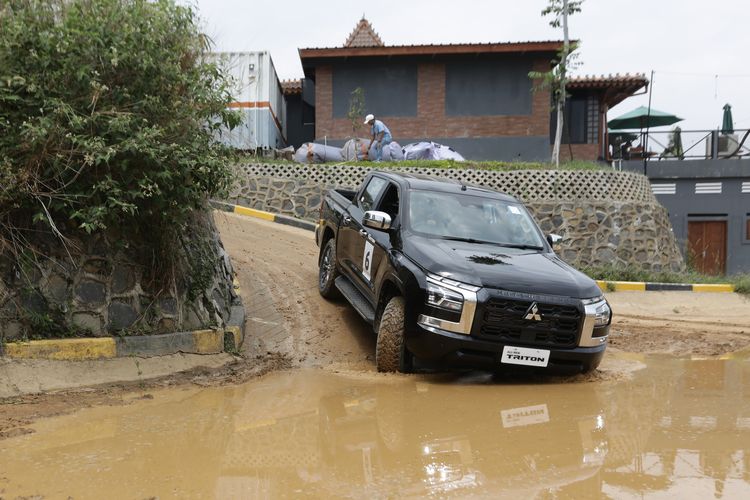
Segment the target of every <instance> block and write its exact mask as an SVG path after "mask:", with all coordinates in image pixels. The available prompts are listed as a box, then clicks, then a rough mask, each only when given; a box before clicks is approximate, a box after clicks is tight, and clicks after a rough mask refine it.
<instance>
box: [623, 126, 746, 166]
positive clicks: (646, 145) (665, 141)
mask: <svg viewBox="0 0 750 500" xmlns="http://www.w3.org/2000/svg"><path fill="white" fill-rule="evenodd" d="M608 155H609V160H641V161H642V160H646V161H674V160H698V159H700V160H707V159H730V158H734V159H736V158H750V129H739V130H735V131H734V133H732V134H723V133H721V132H720V131H719V130H681V131H679V133H677V134H676V133H675V131H674V130H649V131H648V132H646V131H643V132H640V131H634V132H610V133H609V148H608Z"/></svg>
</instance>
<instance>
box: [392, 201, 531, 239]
mask: <svg viewBox="0 0 750 500" xmlns="http://www.w3.org/2000/svg"><path fill="white" fill-rule="evenodd" d="M406 223H407V225H408V227H409V228H410V229H411V230H412V231H414V232H418V233H422V234H423V235H425V236H429V237H435V238H443V239H455V240H465V241H473V242H477V243H491V244H497V245H506V246H511V247H513V246H517V247H521V248H527V247H531V248H539V249H540V250H541V249H542V248H544V243H543V241H542V237H541V235H540V234H539V231H538V229H537V228H536V224H535V223H534V221H533V220H532V219H531V217H530V216H529V214H528V212H526V209H524V207H523V206H522V205H520V204H519V203H511V202H506V201H502V200H496V199H490V198H483V197H480V196H472V195H468V194H458V193H441V192H436V191H412V192H411V196H410V197H409V215H408V221H407V222H406Z"/></svg>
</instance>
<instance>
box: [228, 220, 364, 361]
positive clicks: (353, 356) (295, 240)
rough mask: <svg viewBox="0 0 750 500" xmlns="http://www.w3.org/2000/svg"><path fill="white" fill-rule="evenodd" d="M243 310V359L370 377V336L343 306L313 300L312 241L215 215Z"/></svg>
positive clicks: (310, 236)
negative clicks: (282, 360)
mask: <svg viewBox="0 0 750 500" xmlns="http://www.w3.org/2000/svg"><path fill="white" fill-rule="evenodd" d="M215 217H216V223H217V225H218V226H219V229H220V231H221V236H222V241H223V242H224V246H225V248H226V250H227V251H228V252H229V254H230V255H231V257H232V261H233V263H234V266H235V271H236V272H237V275H238V279H239V281H240V284H241V286H242V296H243V300H244V301H245V306H246V309H247V311H248V322H247V336H246V338H247V341H246V344H245V347H244V349H243V350H244V354H245V355H246V356H248V357H255V358H258V357H262V356H265V355H267V354H268V353H278V354H280V355H282V356H285V357H287V358H289V359H290V360H291V361H292V364H293V365H294V366H304V367H309V366H312V367H329V368H334V369H337V368H340V369H356V370H365V371H374V365H373V362H372V359H373V358H374V352H375V336H374V334H373V333H372V330H371V328H370V327H369V325H367V324H366V323H365V322H364V321H362V319H361V318H360V317H359V316H358V315H357V313H356V312H354V311H353V310H352V309H351V308H350V307H348V306H347V305H346V303H345V301H344V300H343V299H342V300H340V301H337V302H330V301H327V300H325V299H324V298H322V297H321V296H320V294H319V293H318V288H317V280H318V262H317V258H318V247H317V245H316V244H315V240H314V235H313V233H310V232H303V231H301V230H298V229H295V228H288V227H286V226H282V225H278V224H273V223H270V222H265V221H260V220H255V219H247V218H243V217H241V216H236V215H233V214H226V213H217V214H216V216H215Z"/></svg>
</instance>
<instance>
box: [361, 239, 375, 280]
mask: <svg viewBox="0 0 750 500" xmlns="http://www.w3.org/2000/svg"><path fill="white" fill-rule="evenodd" d="M374 249H375V247H373V246H372V243H370V242H369V241H366V242H365V254H364V255H363V256H362V274H363V275H364V277H365V279H367V281H370V280H371V279H372V278H371V273H372V269H370V268H371V267H372V251H373V250H374Z"/></svg>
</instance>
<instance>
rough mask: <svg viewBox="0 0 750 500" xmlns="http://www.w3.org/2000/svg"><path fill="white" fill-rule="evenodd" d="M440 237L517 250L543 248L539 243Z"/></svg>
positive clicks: (441, 237)
mask: <svg viewBox="0 0 750 500" xmlns="http://www.w3.org/2000/svg"><path fill="white" fill-rule="evenodd" d="M440 239H443V240H449V241H465V242H466V243H477V244H480V245H495V246H498V247H504V248H518V249H519V250H544V247H540V246H539V245H524V244H520V243H498V242H497V241H487V240H476V239H474V238H462V237H460V236H440Z"/></svg>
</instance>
